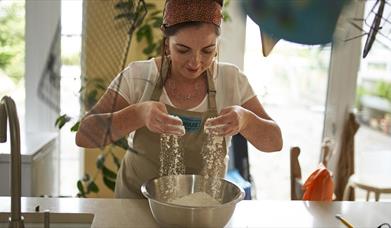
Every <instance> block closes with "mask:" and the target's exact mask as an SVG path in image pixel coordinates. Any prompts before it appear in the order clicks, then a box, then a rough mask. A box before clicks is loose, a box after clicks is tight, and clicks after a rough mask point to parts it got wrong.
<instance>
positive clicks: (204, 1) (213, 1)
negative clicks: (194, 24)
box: [163, 0, 223, 27]
mask: <svg viewBox="0 0 391 228" xmlns="http://www.w3.org/2000/svg"><path fill="white" fill-rule="evenodd" d="M222 4H223V0H167V1H166V5H165V7H164V13H163V27H170V26H173V25H176V24H179V23H183V22H190V21H199V22H207V23H213V24H215V25H217V26H220V24H221V19H222V13H221V8H222Z"/></svg>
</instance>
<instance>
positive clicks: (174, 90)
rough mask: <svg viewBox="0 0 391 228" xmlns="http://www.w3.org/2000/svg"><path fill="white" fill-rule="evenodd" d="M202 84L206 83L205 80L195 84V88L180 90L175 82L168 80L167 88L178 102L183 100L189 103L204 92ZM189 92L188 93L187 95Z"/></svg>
mask: <svg viewBox="0 0 391 228" xmlns="http://www.w3.org/2000/svg"><path fill="white" fill-rule="evenodd" d="M202 83H204V80H198V81H196V82H195V83H194V87H193V88H188V89H182V90H181V89H180V88H178V86H177V84H176V82H175V80H173V79H171V78H168V79H167V87H168V89H169V91H170V95H172V96H174V97H175V99H176V100H182V101H189V100H192V99H193V98H194V97H198V96H199V95H200V94H201V93H202V91H201V87H202ZM186 91H188V93H186Z"/></svg>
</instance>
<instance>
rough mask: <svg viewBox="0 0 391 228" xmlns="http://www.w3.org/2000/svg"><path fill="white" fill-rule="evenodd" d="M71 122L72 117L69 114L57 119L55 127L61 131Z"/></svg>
mask: <svg viewBox="0 0 391 228" xmlns="http://www.w3.org/2000/svg"><path fill="white" fill-rule="evenodd" d="M70 120H71V117H69V116H68V115H67V114H64V115H61V116H59V117H58V118H57V119H56V122H55V123H54V126H57V127H58V129H61V128H62V127H63V126H64V125H65V124H66V123H68V122H69V121H70Z"/></svg>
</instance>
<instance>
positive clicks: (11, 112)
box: [0, 96, 24, 228]
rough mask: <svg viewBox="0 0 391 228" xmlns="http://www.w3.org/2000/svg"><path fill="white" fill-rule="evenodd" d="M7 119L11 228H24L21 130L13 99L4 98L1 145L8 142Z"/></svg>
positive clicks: (0, 110) (0, 111)
mask: <svg viewBox="0 0 391 228" xmlns="http://www.w3.org/2000/svg"><path fill="white" fill-rule="evenodd" d="M7 118H8V121H9V126H10V135H11V153H10V155H11V169H10V174H11V175H10V179H11V180H10V183H11V217H10V218H9V227H10V228H24V222H23V216H21V206H20V205H21V203H20V197H21V168H22V164H21V155H20V128H19V119H18V114H17V112H16V105H15V102H14V101H13V100H12V98H11V97H8V96H4V97H3V98H2V99H1V101H0V143H3V142H6V141H7Z"/></svg>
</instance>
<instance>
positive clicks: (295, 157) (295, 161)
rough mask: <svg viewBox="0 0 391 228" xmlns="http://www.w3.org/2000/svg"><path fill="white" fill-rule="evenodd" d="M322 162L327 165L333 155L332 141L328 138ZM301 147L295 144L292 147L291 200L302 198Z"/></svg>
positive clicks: (323, 149)
mask: <svg viewBox="0 0 391 228" xmlns="http://www.w3.org/2000/svg"><path fill="white" fill-rule="evenodd" d="M321 153H322V163H323V164H324V166H326V167H327V163H328V161H329V159H330V156H331V141H330V140H328V139H326V140H325V141H324V143H323V145H322V150H321ZM299 155H300V147H298V146H294V147H291V149H290V174H291V175H290V181H291V200H302V198H303V194H304V192H303V184H304V181H303V179H302V175H301V167H300V162H299Z"/></svg>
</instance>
